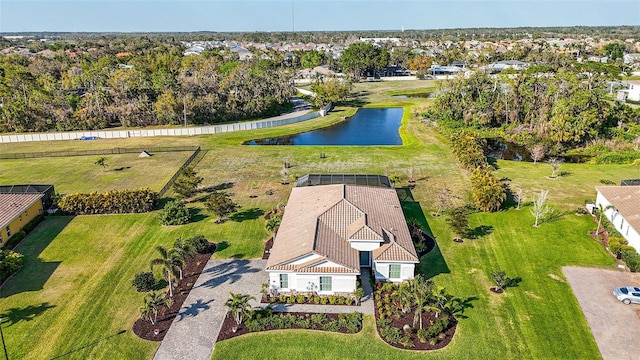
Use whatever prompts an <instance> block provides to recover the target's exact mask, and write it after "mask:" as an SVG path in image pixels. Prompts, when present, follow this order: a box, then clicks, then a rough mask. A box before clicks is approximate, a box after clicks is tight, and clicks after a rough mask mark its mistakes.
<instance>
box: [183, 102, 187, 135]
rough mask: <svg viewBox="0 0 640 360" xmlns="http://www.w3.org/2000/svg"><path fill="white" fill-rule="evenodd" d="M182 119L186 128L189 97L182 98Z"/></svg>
mask: <svg viewBox="0 0 640 360" xmlns="http://www.w3.org/2000/svg"><path fill="white" fill-rule="evenodd" d="M182 117H183V119H184V127H187V95H186V94H185V95H184V97H182Z"/></svg>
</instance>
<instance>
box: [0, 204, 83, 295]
mask: <svg viewBox="0 0 640 360" xmlns="http://www.w3.org/2000/svg"><path fill="white" fill-rule="evenodd" d="M71 220H73V216H50V217H47V218H45V219H44V220H43V221H42V222H41V223H40V224H39V225H38V226H36V228H35V229H33V230H32V231H31V233H29V235H27V237H26V238H25V239H24V240H22V242H21V243H20V244H19V245H18V246H16V248H15V249H14V250H15V251H16V252H19V253H21V254H23V255H24V259H25V262H24V267H23V268H22V269H21V270H20V271H18V272H17V273H16V274H15V275H13V277H12V278H11V279H10V280H9V281H7V282H6V283H5V284H4V286H2V287H0V298H6V297H9V296H12V295H15V294H19V293H22V292H26V291H39V290H42V287H43V286H44V284H45V283H46V282H47V281H48V280H49V278H50V277H51V275H52V274H53V273H54V272H55V271H56V269H57V268H58V266H59V265H60V261H51V262H47V261H43V260H42V259H41V258H40V253H42V251H43V250H44V249H46V248H47V246H49V244H50V243H51V242H52V241H53V240H54V239H55V238H56V237H57V236H58V235H59V234H60V233H61V232H62V230H64V228H65V227H66V226H67V225H68V224H69V223H70V222H71Z"/></svg>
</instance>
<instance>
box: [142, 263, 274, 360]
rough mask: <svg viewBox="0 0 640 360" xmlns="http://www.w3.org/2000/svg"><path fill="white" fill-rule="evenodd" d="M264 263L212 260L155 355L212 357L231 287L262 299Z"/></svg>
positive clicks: (194, 359) (161, 358) (160, 359)
mask: <svg viewBox="0 0 640 360" xmlns="http://www.w3.org/2000/svg"><path fill="white" fill-rule="evenodd" d="M265 265H266V260H209V262H208V263H207V265H206V266H205V268H204V270H203V272H202V274H201V275H200V277H198V280H197V281H196V283H195V285H194V287H193V289H192V290H191V292H190V293H189V296H188V297H187V299H186V300H185V302H184V304H183V306H182V309H181V310H180V312H179V313H178V316H177V317H176V319H175V320H174V321H173V324H171V328H170V329H169V331H168V332H167V335H166V336H165V338H164V340H163V341H162V344H161V345H160V348H158V351H157V352H156V355H155V356H154V359H155V360H174V359H188V360H209V358H211V352H212V350H213V346H214V345H215V342H216V339H217V338H218V333H219V332H220V328H221V327H222V321H223V320H224V316H225V314H226V312H227V309H226V308H225V307H224V303H225V302H226V301H227V299H228V298H229V291H233V292H235V293H242V294H251V295H252V296H254V297H255V298H256V299H260V288H261V285H262V283H265V282H267V279H268V277H267V274H266V273H265V272H264V267H265ZM251 305H252V306H257V305H258V303H257V302H256V301H251Z"/></svg>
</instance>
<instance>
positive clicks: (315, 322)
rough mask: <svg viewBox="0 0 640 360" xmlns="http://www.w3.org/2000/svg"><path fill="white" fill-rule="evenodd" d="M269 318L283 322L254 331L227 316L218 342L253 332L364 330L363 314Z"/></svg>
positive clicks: (277, 315)
mask: <svg viewBox="0 0 640 360" xmlns="http://www.w3.org/2000/svg"><path fill="white" fill-rule="evenodd" d="M269 316H272V317H273V316H275V317H279V318H281V319H282V321H280V322H277V323H276V322H275V321H273V320H271V321H269V320H267V321H265V322H263V323H264V324H267V325H265V326H264V328H262V329H260V330H257V329H254V330H253V331H252V330H251V329H250V328H249V326H248V325H247V324H246V323H243V324H241V325H240V326H238V325H237V324H236V322H235V320H234V319H233V317H232V316H230V315H227V316H226V317H225V319H224V322H223V323H222V329H221V330H220V334H219V335H218V340H217V341H218V342H219V341H223V340H227V339H231V338H234V337H236V336H240V335H244V334H248V333H251V332H257V331H270V330H283V329H306V330H319V331H329V332H337V333H342V334H354V333H357V332H360V331H361V330H362V314H361V313H357V312H354V313H350V314H324V313H320V314H318V313H301V312H286V313H273V314H271V315H269ZM234 329H235V331H234Z"/></svg>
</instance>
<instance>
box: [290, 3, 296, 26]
mask: <svg viewBox="0 0 640 360" xmlns="http://www.w3.org/2000/svg"><path fill="white" fill-rule="evenodd" d="M291 32H293V33H295V32H296V20H295V16H294V12H293V0H291Z"/></svg>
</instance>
